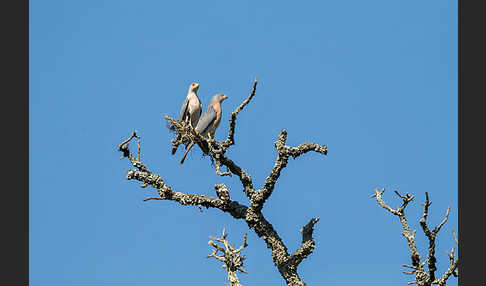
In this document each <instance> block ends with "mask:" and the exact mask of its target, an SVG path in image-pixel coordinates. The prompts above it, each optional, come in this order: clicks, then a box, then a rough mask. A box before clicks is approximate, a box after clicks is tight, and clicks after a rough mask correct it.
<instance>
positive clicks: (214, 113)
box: [180, 93, 228, 165]
mask: <svg viewBox="0 0 486 286" xmlns="http://www.w3.org/2000/svg"><path fill="white" fill-rule="evenodd" d="M227 98H228V96H227V95H225V94H222V93H219V94H216V95H214V96H213V97H212V98H211V100H210V101H209V105H208V109H207V110H206V112H204V114H203V115H202V116H201V118H200V119H199V122H198V123H197V125H196V128H195V129H194V131H196V133H197V134H200V135H201V136H203V137H206V136H208V137H209V138H211V139H214V133H216V129H217V128H218V126H219V123H220V122H221V113H222V108H221V103H222V102H223V101H224V100H225V99H227ZM194 144H195V143H194V141H191V143H189V144H188V145H187V147H186V152H185V153H184V155H183V156H182V159H181V162H180V164H181V165H182V164H183V163H184V160H185V159H186V156H187V153H189V151H190V150H191V148H192V146H194Z"/></svg>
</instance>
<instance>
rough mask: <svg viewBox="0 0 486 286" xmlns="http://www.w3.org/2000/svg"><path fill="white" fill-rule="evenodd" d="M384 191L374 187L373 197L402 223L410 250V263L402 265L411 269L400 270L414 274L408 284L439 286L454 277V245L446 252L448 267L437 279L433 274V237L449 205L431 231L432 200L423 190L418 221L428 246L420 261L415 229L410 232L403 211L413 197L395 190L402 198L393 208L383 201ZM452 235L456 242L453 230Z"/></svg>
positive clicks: (434, 260)
mask: <svg viewBox="0 0 486 286" xmlns="http://www.w3.org/2000/svg"><path fill="white" fill-rule="evenodd" d="M384 192H385V189H384V188H383V189H382V191H381V192H380V191H379V190H378V189H376V190H375V194H374V195H373V197H376V201H377V202H378V204H379V205H380V206H381V207H383V208H384V209H386V210H387V211H389V212H390V213H392V214H394V215H396V216H398V217H399V219H400V222H401V223H402V227H403V232H402V235H403V236H404V237H405V238H406V239H407V242H408V246H409V248H410V252H411V260H412V265H405V264H404V265H403V266H404V267H408V268H411V269H413V270H412V271H410V272H409V271H402V272H403V273H405V274H408V275H415V281H412V282H409V283H408V284H409V285H410V284H417V285H419V286H430V285H432V284H437V285H440V286H445V285H446V282H447V279H448V278H449V276H450V275H451V274H453V275H454V276H456V277H457V276H458V270H457V265H458V259H456V260H455V261H454V247H453V248H452V251H451V254H449V253H447V254H448V256H449V260H450V267H449V268H448V269H447V270H446V272H445V273H444V274H443V275H442V276H441V277H440V278H439V279H437V278H436V274H435V273H436V271H437V267H436V263H437V259H436V257H435V239H436V237H437V234H438V233H439V231H440V229H441V227H442V226H443V225H444V224H445V223H446V221H447V219H448V218H449V212H450V207H448V208H447V212H446V215H445V217H444V219H443V220H442V221H441V222H440V223H439V224H438V225H437V226H436V227H435V228H434V229H433V230H432V231H431V230H430V229H429V227H428V226H427V216H428V213H429V207H430V205H431V204H432V202H431V201H429V194H428V193H427V192H425V202H424V204H423V206H424V212H423V215H422V218H421V219H420V221H419V222H420V226H421V227H422V230H423V231H424V234H425V235H426V236H427V238H428V240H429V248H428V256H427V259H426V260H425V261H423V262H422V261H421V258H420V254H419V252H418V250H417V246H416V244H415V232H416V231H415V230H414V231H413V232H410V228H409V226H408V222H407V219H406V218H405V213H404V211H405V208H406V207H407V205H408V203H410V202H411V201H412V200H413V199H414V197H413V196H412V195H410V194H408V193H407V194H405V196H403V195H400V193H398V191H395V193H396V194H397V195H398V196H399V197H400V198H401V199H402V201H403V203H402V205H401V206H400V207H398V208H397V209H393V208H391V207H390V206H389V205H387V204H386V203H385V202H384V201H383V198H382V195H383V193H384ZM453 235H454V239H455V241H456V244H458V241H457V238H456V236H455V233H454V232H453ZM426 263H427V268H428V271H426V270H425V268H424V266H425V264H426Z"/></svg>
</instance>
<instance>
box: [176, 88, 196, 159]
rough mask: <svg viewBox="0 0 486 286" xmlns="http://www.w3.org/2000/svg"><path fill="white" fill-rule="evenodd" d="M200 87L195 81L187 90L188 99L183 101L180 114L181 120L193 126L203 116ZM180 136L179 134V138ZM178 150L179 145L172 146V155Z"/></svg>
mask: <svg viewBox="0 0 486 286" xmlns="http://www.w3.org/2000/svg"><path fill="white" fill-rule="evenodd" d="M198 89H199V84H198V83H193V84H191V86H189V91H188V92H187V96H186V99H184V102H183V103H182V107H181V112H180V115H179V120H181V121H185V122H188V123H189V125H191V126H192V127H193V128H194V126H196V125H197V122H198V121H199V117H201V112H202V104H201V100H199V97H197V90H198ZM179 139H180V136H177V140H179ZM176 151H177V147H173V148H172V155H174V154H175V153H176Z"/></svg>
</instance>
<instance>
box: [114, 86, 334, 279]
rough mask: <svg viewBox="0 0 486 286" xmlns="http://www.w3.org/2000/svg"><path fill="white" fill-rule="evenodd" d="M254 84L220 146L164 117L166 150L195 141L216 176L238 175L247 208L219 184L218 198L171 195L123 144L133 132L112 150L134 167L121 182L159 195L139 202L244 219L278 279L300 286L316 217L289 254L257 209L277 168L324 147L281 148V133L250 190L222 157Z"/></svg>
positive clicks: (240, 173) (249, 180)
mask: <svg viewBox="0 0 486 286" xmlns="http://www.w3.org/2000/svg"><path fill="white" fill-rule="evenodd" d="M256 86H257V79H256V78H255V81H254V83H253V88H252V91H251V92H250V95H249V96H248V98H246V99H245V100H244V101H243V102H242V103H241V104H240V105H239V106H238V107H237V108H236V109H235V111H233V112H232V113H231V117H230V129H229V131H228V137H227V138H226V140H225V141H223V142H217V141H215V140H213V139H209V138H204V137H202V136H200V134H197V133H195V132H194V129H193V128H191V127H190V126H189V125H188V124H187V123H186V122H182V121H178V120H174V119H173V118H171V117H170V116H168V115H167V114H166V115H165V119H166V120H167V127H168V128H169V129H170V130H171V131H174V132H175V133H176V134H177V139H176V140H173V141H172V146H173V147H174V148H176V147H178V146H179V145H180V144H190V143H191V142H194V143H196V144H197V145H198V146H199V147H200V149H201V150H202V152H203V154H204V155H207V156H209V157H210V159H211V161H212V162H215V168H216V173H217V174H218V175H220V176H227V175H230V174H234V175H236V176H238V178H239V180H240V182H241V184H242V186H243V191H244V193H245V194H246V196H247V197H248V199H249V201H250V207H248V206H245V205H243V204H240V203H238V202H236V201H231V200H230V196H229V190H228V188H227V187H226V186H225V185H223V184H216V185H215V190H216V192H217V195H218V197H219V198H214V197H211V196H206V195H198V194H186V193H181V192H176V191H173V190H172V188H171V187H170V186H168V185H167V184H166V183H165V182H164V180H163V179H162V178H161V176H160V175H158V174H154V173H152V172H150V171H149V169H148V168H147V167H146V166H145V165H144V164H143V163H142V162H141V160H140V145H138V153H137V157H134V156H133V155H132V154H131V153H130V151H129V149H128V143H129V142H130V140H131V139H133V138H135V137H136V133H135V132H134V133H133V134H132V136H130V138H129V139H127V140H125V141H124V142H122V144H120V146H119V148H118V150H119V151H121V152H123V155H124V157H128V158H129V159H130V162H131V163H132V165H133V166H134V167H135V169H131V170H129V171H128V172H127V179H129V180H137V181H140V182H142V183H143V185H142V186H141V187H143V188H145V187H147V186H149V185H150V186H152V187H153V188H155V189H156V190H157V192H158V195H159V196H158V197H149V198H146V199H145V201H149V200H169V201H175V202H177V203H179V204H181V205H194V206H199V207H206V208H210V207H211V208H217V209H220V210H221V211H223V212H227V213H229V214H231V215H232V216H233V217H234V218H236V219H244V220H245V222H246V223H247V225H248V227H249V228H250V229H253V230H254V231H255V233H256V234H257V235H258V236H259V237H260V238H262V239H263V241H264V242H265V243H266V245H267V247H268V248H270V249H271V251H272V260H273V262H274V264H275V266H276V267H277V269H278V270H279V272H280V274H281V275H282V277H283V278H284V279H285V281H286V283H287V285H293V286H297V285H298V286H303V285H306V284H305V283H304V282H303V281H302V280H301V279H300V277H299V275H298V274H297V268H298V266H299V264H300V263H301V262H302V261H303V260H304V259H305V258H306V257H308V256H309V255H310V254H311V253H312V252H313V250H314V248H315V242H314V239H313V238H312V234H313V231H314V225H315V224H316V223H317V221H318V220H319V218H313V219H311V221H310V222H309V223H308V224H307V225H306V226H304V227H303V228H302V229H301V232H302V244H301V246H300V248H299V249H297V250H296V251H295V252H294V253H292V254H289V253H288V250H287V247H286V246H285V244H284V243H283V241H282V239H281V238H280V236H279V235H278V233H277V231H276V230H275V229H274V228H273V226H272V224H271V223H270V222H268V221H267V220H266V219H265V217H264V216H263V214H262V212H261V209H262V207H263V204H264V203H265V201H266V199H268V197H269V196H270V195H271V193H272V191H273V189H274V187H275V183H276V181H277V180H278V178H279V176H280V172H281V170H282V169H283V168H285V166H286V164H287V161H288V159H289V157H293V158H297V157H299V156H300V155H302V154H305V153H307V152H310V151H315V152H318V153H321V154H324V155H325V154H327V147H326V146H325V145H318V144H316V143H303V144H300V145H298V146H296V147H291V146H287V145H285V143H286V138H287V132H286V131H285V130H283V131H282V133H281V134H280V135H279V139H278V140H277V142H275V147H276V149H277V152H278V156H277V160H276V163H275V166H274V168H273V170H272V172H271V174H270V175H269V177H268V178H267V180H266V181H265V183H264V185H263V187H262V189H261V190H255V188H254V186H253V180H252V178H251V176H250V174H249V173H247V172H246V171H245V170H243V168H241V167H240V166H239V165H238V164H236V163H235V162H234V161H233V160H231V159H229V158H228V157H227V156H226V154H225V153H226V151H227V150H228V148H229V147H230V146H232V145H234V132H235V124H236V117H237V115H238V113H239V112H240V111H241V110H242V109H243V108H244V107H245V106H246V105H247V104H248V103H249V102H250V101H251V99H252V98H253V97H254V95H255V90H256ZM137 138H139V137H137ZM124 157H122V158H124ZM222 166H225V167H226V168H227V169H228V172H222V171H221V167H222ZM227 249H230V248H227ZM241 249H242V248H241ZM241 249H240V251H241ZM220 250H221V249H220ZM211 256H212V255H211ZM212 257H214V258H216V259H218V260H220V261H222V260H221V259H222V257H221V256H217V254H216V253H215V254H214V256H212Z"/></svg>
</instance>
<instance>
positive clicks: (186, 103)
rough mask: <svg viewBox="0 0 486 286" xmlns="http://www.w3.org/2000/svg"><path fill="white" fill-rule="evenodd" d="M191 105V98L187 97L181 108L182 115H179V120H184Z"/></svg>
mask: <svg viewBox="0 0 486 286" xmlns="http://www.w3.org/2000/svg"><path fill="white" fill-rule="evenodd" d="M188 105H189V98H187V97H186V99H184V102H183V103H182V106H181V113H180V115H179V120H184V114H185V113H186V110H187V106H188Z"/></svg>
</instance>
